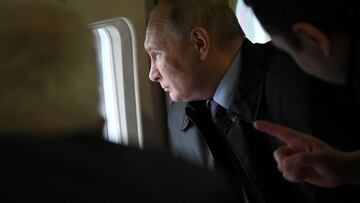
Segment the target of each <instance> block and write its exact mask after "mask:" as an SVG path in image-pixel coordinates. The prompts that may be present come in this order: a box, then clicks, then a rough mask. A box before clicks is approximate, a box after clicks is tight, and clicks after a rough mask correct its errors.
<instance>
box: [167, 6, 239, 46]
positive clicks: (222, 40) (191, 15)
mask: <svg viewBox="0 0 360 203" xmlns="http://www.w3.org/2000/svg"><path fill="white" fill-rule="evenodd" d="M169 2H170V3H168V4H169V6H170V16H169V28H170V31H172V33H174V34H175V36H177V38H178V39H179V40H181V41H184V40H186V39H187V38H188V35H189V33H190V32H191V30H192V29H193V28H195V27H196V26H201V27H204V28H205V29H206V30H207V31H208V32H210V34H212V35H213V36H214V37H215V41H216V44H217V46H218V47H220V48H225V47H227V46H229V45H230V44H231V43H232V42H233V40H235V39H237V38H238V37H243V36H244V32H243V30H242V29H241V27H240V25H239V22H238V20H237V18H236V15H235V14H234V12H233V11H232V10H231V8H230V7H229V5H228V3H227V1H224V0H173V1H169Z"/></svg>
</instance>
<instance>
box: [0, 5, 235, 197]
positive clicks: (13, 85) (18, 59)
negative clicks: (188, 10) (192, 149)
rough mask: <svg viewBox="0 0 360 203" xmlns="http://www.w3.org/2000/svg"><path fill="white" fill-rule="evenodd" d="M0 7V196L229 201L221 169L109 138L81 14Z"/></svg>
mask: <svg viewBox="0 0 360 203" xmlns="http://www.w3.org/2000/svg"><path fill="white" fill-rule="evenodd" d="M0 15H1V18H0V21H1V25H2V26H1V28H0V44H1V46H0V61H1V63H2V65H1V67H0V77H1V80H0V98H1V101H0V120H1V121H0V145H1V147H0V159H1V175H0V176H1V178H0V179H1V192H0V201H1V202H229V201H231V194H229V192H230V189H229V187H227V186H226V185H225V183H224V181H223V180H222V179H220V177H216V176H214V175H213V174H211V173H209V172H206V171H204V170H200V169H198V168H195V167H194V166H192V165H189V164H188V163H185V162H183V161H180V160H175V159H173V158H171V157H169V156H167V155H166V154H160V153H155V152H139V151H138V150H136V149H131V148H126V147H122V146H119V145H116V144H112V143H109V142H106V141H105V140H103V138H102V135H101V124H100V122H99V120H101V119H100V117H99V115H98V111H97V109H98V92H97V89H98V83H97V81H98V80H97V79H98V70H97V68H96V65H95V64H96V63H95V61H94V59H95V58H96V57H95V55H94V49H93V44H92V42H93V36H92V34H91V32H90V30H89V29H88V27H86V26H85V24H84V23H83V22H82V21H81V20H80V18H79V17H78V16H77V15H76V14H74V13H73V12H72V11H70V10H69V9H67V8H65V7H64V5H60V4H56V3H51V1H50V2H49V1H21V0H17V1H7V0H4V1H1V2H0ZM230 193H231V192H230Z"/></svg>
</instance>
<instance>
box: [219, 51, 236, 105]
mask: <svg viewBox="0 0 360 203" xmlns="http://www.w3.org/2000/svg"><path fill="white" fill-rule="evenodd" d="M240 70H241V51H239V52H238V54H237V55H236V57H235V59H234V60H233V62H232V64H231V66H230V68H229V69H228V70H227V71H226V73H225V76H224V77H223V79H222V80H221V82H220V84H219V85H218V87H217V89H216V91H215V94H214V96H213V99H214V100H215V101H216V102H217V103H218V104H220V105H221V106H223V107H225V108H226V109H229V107H230V104H231V102H232V100H233V98H234V92H235V88H236V84H237V83H238V78H239V77H238V75H239V71H240Z"/></svg>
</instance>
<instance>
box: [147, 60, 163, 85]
mask: <svg viewBox="0 0 360 203" xmlns="http://www.w3.org/2000/svg"><path fill="white" fill-rule="evenodd" d="M149 79H150V80H151V81H153V82H159V80H160V79H161V74H160V72H159V70H158V69H157V68H156V67H155V66H154V65H153V64H151V68H150V72H149Z"/></svg>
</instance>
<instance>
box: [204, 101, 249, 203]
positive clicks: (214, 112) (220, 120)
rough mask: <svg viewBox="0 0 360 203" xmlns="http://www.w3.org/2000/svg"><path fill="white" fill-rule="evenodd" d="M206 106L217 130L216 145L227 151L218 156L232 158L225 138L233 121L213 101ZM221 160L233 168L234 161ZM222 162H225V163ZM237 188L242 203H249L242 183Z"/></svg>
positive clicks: (225, 158) (231, 159) (223, 158)
mask: <svg viewBox="0 0 360 203" xmlns="http://www.w3.org/2000/svg"><path fill="white" fill-rule="evenodd" d="M206 106H207V108H208V109H209V110H210V113H211V117H212V121H213V123H214V126H215V127H216V128H217V130H218V131H219V133H220V134H219V136H218V138H217V139H218V144H221V143H222V144H223V147H225V148H222V147H221V148H220V150H221V149H225V151H227V152H225V155H224V152H221V153H220V154H222V156H234V154H233V152H232V150H231V147H230V145H229V143H228V141H227V139H226V137H225V136H226V133H227V131H228V130H229V129H230V127H231V125H232V124H233V121H232V120H231V119H229V118H228V116H227V110H226V109H225V108H224V107H222V106H221V105H220V104H218V103H217V102H216V101H215V100H213V99H211V100H209V101H208V102H207V104H206ZM213 150H219V148H216V149H213ZM215 160H216V159H215ZM221 160H222V161H221V162H222V163H223V164H225V167H230V168H233V166H234V164H236V163H235V162H236V161H233V160H234V158H233V157H231V158H230V159H229V157H222V158H221ZM229 160H230V161H229ZM216 161H219V160H216ZM223 161H225V163H224V162H223ZM231 162H232V163H231ZM230 170H233V169H230ZM239 187H240V189H241V193H242V195H241V196H242V197H243V200H244V202H245V203H249V199H248V195H247V193H246V190H245V187H244V185H243V184H242V183H239Z"/></svg>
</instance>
